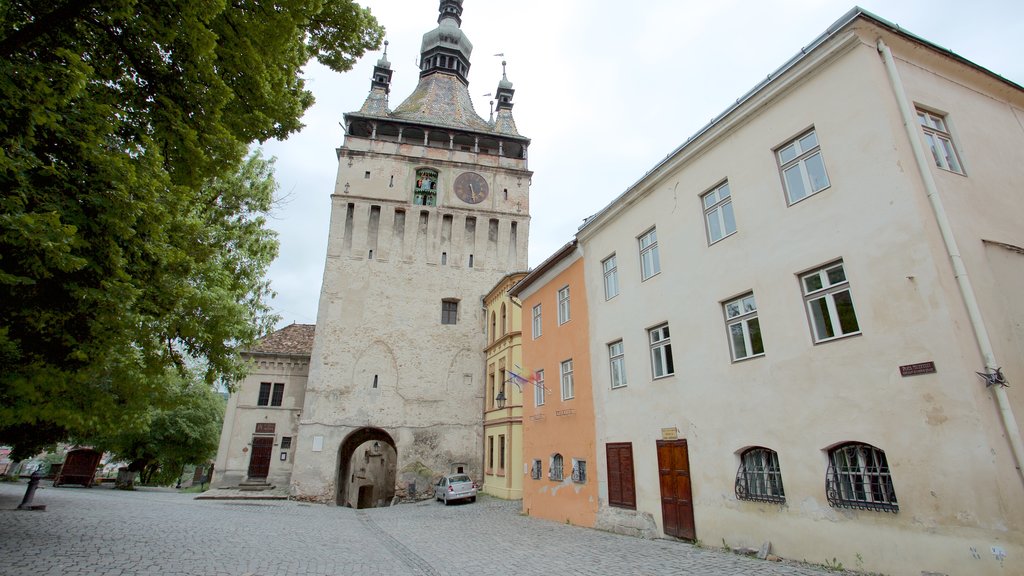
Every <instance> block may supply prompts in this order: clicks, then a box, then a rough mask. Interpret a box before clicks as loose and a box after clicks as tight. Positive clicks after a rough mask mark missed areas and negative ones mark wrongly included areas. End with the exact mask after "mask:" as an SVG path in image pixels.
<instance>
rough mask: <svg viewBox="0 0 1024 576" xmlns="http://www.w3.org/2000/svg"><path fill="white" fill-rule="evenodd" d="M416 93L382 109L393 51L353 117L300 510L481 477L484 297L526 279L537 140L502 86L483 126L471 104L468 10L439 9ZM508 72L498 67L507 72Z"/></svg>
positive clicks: (302, 443) (318, 340) (380, 500)
mask: <svg viewBox="0 0 1024 576" xmlns="http://www.w3.org/2000/svg"><path fill="white" fill-rule="evenodd" d="M437 21H438V25H437V27H436V28H434V29H433V30H431V31H429V32H427V33H426V34H424V35H423V42H422V45H421V50H420V69H419V82H418V84H417V86H416V89H415V90H414V91H413V92H412V94H410V95H409V96H408V97H407V98H406V99H405V100H404V101H403V102H402V103H401V104H399V105H398V106H397V107H396V108H394V109H391V108H390V107H389V95H390V91H391V77H392V70H391V63H390V62H389V61H388V59H387V49H386V48H387V47H386V46H385V52H384V54H383V56H382V57H381V58H380V60H379V61H378V62H377V65H376V66H375V67H374V73H373V77H372V80H371V84H370V93H369V95H368V96H367V98H366V101H365V102H364V103H363V106H362V107H361V108H360V109H359V110H358V111H356V112H351V113H349V114H346V115H345V117H344V127H345V139H344V143H343V144H342V146H341V147H340V148H338V150H337V155H338V172H337V180H336V181H335V186H334V192H333V193H332V194H331V220H330V233H329V234H330V236H329V239H328V247H327V259H326V263H325V266H324V276H323V285H322V288H321V292H320V305H319V310H318V313H317V324H316V335H315V339H314V342H313V349H312V355H311V358H310V370H309V379H308V382H307V385H306V394H305V400H304V405H303V409H302V411H301V414H300V415H299V416H298V419H299V433H298V434H299V435H298V441H297V445H296V447H295V448H296V449H295V452H294V466H293V469H292V476H291V493H292V495H293V496H295V497H297V498H300V499H306V500H312V501H320V502H336V503H337V504H339V505H347V506H352V507H358V508H363V507H373V506H380V505H387V504H388V503H389V502H390V501H391V499H392V498H393V497H394V496H395V494H396V489H397V491H398V492H402V491H408V490H409V489H411V488H413V486H412V485H415V490H416V491H417V492H422V491H425V490H430V489H431V486H430V485H429V482H430V481H431V479H432V477H435V476H436V475H440V474H445V473H449V472H459V471H462V472H466V473H468V474H470V475H471V476H472V477H473V478H474V479H476V480H478V481H479V480H481V479H482V470H481V468H480V467H481V464H482V459H483V458H482V446H483V441H482V429H481V413H482V409H483V406H484V390H485V383H484V362H485V355H484V348H485V347H486V346H487V343H488V342H490V341H491V340H492V339H493V337H494V334H493V330H492V328H491V327H490V326H489V324H488V322H487V319H485V317H484V312H483V306H482V297H483V296H484V295H486V294H487V293H488V291H489V290H490V289H491V288H492V287H493V286H494V285H495V284H496V283H497V282H498V281H499V280H500V279H501V278H503V277H504V276H505V275H507V274H508V273H510V272H515V271H522V270H526V266H527V240H528V236H529V225H530V216H529V200H530V194H529V190H530V179H531V176H532V172H530V171H529V169H528V167H527V149H528V147H529V144H530V140H529V139H528V138H526V137H524V136H522V135H520V134H519V132H518V130H517V129H516V124H515V121H514V120H513V118H512V95H513V93H514V90H513V89H512V83H511V82H509V81H508V78H507V77H506V75H505V74H504V73H503V74H502V79H501V80H500V81H499V83H498V88H497V91H496V93H495V94H496V95H495V98H496V100H497V106H496V109H495V112H494V113H493V115H492V116H491V118H489V119H487V120H485V119H484V118H482V117H480V116H479V115H478V114H477V113H476V111H475V110H474V109H473V104H472V101H471V100H470V96H469V89H468V87H469V69H470V55H471V53H472V50H473V45H472V43H470V41H469V38H467V37H466V35H465V34H464V33H463V32H462V30H461V25H462V0H441V2H440V8H439V16H438V20H437ZM503 64H504V63H503Z"/></svg>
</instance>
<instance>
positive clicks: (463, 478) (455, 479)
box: [451, 474, 470, 484]
mask: <svg viewBox="0 0 1024 576" xmlns="http://www.w3.org/2000/svg"><path fill="white" fill-rule="evenodd" d="M469 481H470V480H469V476H466V475H465V474H460V475H458V476H452V479H451V482H452V483H453V484H454V483H455V482H469Z"/></svg>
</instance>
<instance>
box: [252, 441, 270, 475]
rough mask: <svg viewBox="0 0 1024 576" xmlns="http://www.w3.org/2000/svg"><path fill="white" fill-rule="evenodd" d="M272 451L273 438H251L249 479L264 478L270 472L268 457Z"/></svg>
mask: <svg viewBox="0 0 1024 576" xmlns="http://www.w3.org/2000/svg"><path fill="white" fill-rule="evenodd" d="M273 451H274V437H273V436H253V437H252V456H249V478H250V479H252V478H266V477H267V473H269V472H270V456H271V452H273Z"/></svg>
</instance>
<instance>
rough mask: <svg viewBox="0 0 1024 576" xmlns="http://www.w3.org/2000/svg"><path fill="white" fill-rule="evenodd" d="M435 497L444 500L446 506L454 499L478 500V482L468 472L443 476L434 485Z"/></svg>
mask: <svg viewBox="0 0 1024 576" xmlns="http://www.w3.org/2000/svg"><path fill="white" fill-rule="evenodd" d="M434 499H435V500H442V501H444V505H445V506H447V505H448V503H449V502H451V501H452V500H463V499H467V500H469V501H470V502H476V482H473V480H472V479H471V478H470V477H469V476H468V475H466V474H449V475H447V476H441V479H440V480H438V481H437V484H435V485H434Z"/></svg>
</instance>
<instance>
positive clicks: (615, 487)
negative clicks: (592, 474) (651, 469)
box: [605, 442, 636, 510]
mask: <svg viewBox="0 0 1024 576" xmlns="http://www.w3.org/2000/svg"><path fill="white" fill-rule="evenodd" d="M605 449H606V451H607V454H608V505H609V506H615V507H617V508H629V509H630V510H636V485H635V484H634V483H633V444H631V443H630V442H609V443H608V444H606V445H605Z"/></svg>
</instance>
